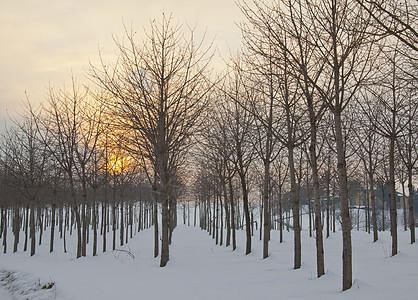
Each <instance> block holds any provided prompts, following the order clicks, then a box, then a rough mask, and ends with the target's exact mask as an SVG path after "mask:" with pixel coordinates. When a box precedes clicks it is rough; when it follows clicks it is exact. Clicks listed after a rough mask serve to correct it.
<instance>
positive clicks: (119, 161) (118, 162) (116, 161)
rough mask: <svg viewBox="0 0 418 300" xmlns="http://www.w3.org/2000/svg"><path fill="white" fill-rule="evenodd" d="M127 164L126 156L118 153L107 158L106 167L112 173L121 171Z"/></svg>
mask: <svg viewBox="0 0 418 300" xmlns="http://www.w3.org/2000/svg"><path fill="white" fill-rule="evenodd" d="M127 164H128V163H127V158H125V157H121V156H118V155H112V156H110V158H109V161H108V167H107V169H108V171H110V172H113V173H121V172H122V171H123V170H125V169H126V166H127Z"/></svg>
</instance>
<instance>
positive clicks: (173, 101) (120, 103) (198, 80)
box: [93, 14, 212, 267]
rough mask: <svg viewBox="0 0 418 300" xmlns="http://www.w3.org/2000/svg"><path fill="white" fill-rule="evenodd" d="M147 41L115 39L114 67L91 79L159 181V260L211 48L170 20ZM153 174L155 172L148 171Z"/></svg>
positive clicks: (203, 97) (165, 252) (130, 35)
mask: <svg viewBox="0 0 418 300" xmlns="http://www.w3.org/2000/svg"><path fill="white" fill-rule="evenodd" d="M145 34H146V35H145V36H146V38H145V39H144V40H143V41H142V42H141V43H137V42H136V41H135V38H134V32H133V31H128V30H126V40H127V43H126V44H125V43H123V42H120V41H118V40H115V42H116V46H117V47H118V50H119V56H118V60H117V61H116V62H115V63H109V64H107V63H105V62H104V61H102V64H101V66H99V67H93V77H94V79H95V80H96V82H97V83H98V85H99V86H100V87H101V88H103V89H104V90H106V91H107V92H108V93H109V94H110V95H111V98H110V101H108V102H107V105H108V107H109V109H110V110H111V112H112V114H113V116H114V121H115V123H116V125H117V126H120V127H121V128H124V129H126V130H128V131H131V132H132V133H133V134H128V135H127V136H128V137H134V138H135V141H133V140H129V139H128V140H127V141H126V142H125V143H124V144H125V146H127V147H129V148H130V149H129V150H131V151H134V152H135V153H134V154H136V155H142V156H143V157H144V158H145V159H144V161H145V162H146V165H145V166H144V167H147V168H152V170H154V171H155V174H156V175H157V178H158V184H159V189H158V191H159V196H160V199H161V202H162V236H161V242H162V243H161V245H162V246H161V262H160V266H161V267H164V266H165V265H166V264H167V262H168V260H169V202H170V197H174V196H175V195H174V193H173V192H174V186H173V184H174V182H173V180H174V178H175V174H174V173H175V171H176V170H177V167H178V165H179V164H181V163H182V162H183V157H184V154H185V152H186V150H187V149H188V147H189V145H190V143H189V141H190V136H191V135H192V134H193V130H194V125H195V124H196V122H197V121H198V117H199V115H200V113H201V111H202V109H203V108H204V106H205V103H206V101H207V99H208V92H209V91H210V84H209V83H208V76H209V72H210V70H209V63H210V61H211V57H212V52H211V46H208V47H206V48H205V46H204V38H202V39H201V40H199V41H197V42H196V40H195V37H194V36H195V32H194V29H189V30H188V36H187V35H186V33H185V32H184V29H183V27H182V26H180V25H173V18H172V16H171V15H170V16H166V15H165V14H163V16H162V20H161V21H158V20H152V21H151V22H150V29H149V31H148V32H146V33H145ZM149 173H150V174H152V173H153V172H149Z"/></svg>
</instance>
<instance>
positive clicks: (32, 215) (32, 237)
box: [5, 200, 36, 256]
mask: <svg viewBox="0 0 418 300" xmlns="http://www.w3.org/2000/svg"><path fill="white" fill-rule="evenodd" d="M33 202H34V200H32V201H31V207H30V221H29V227H30V234H29V236H30V242H31V243H30V256H33V255H35V247H36V243H35V205H34V203H33ZM5 220H6V219H5Z"/></svg>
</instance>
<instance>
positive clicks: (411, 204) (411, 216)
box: [408, 168, 415, 244]
mask: <svg viewBox="0 0 418 300" xmlns="http://www.w3.org/2000/svg"><path fill="white" fill-rule="evenodd" d="M408 173H409V174H408V190H409V199H408V208H409V229H410V230H411V244H413V243H415V215H414V190H413V188H412V168H409V170H408Z"/></svg>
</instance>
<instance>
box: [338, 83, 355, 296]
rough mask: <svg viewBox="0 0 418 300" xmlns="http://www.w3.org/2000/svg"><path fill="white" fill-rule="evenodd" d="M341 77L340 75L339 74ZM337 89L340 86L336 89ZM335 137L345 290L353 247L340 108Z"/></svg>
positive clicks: (348, 280) (349, 279)
mask: <svg viewBox="0 0 418 300" xmlns="http://www.w3.org/2000/svg"><path fill="white" fill-rule="evenodd" d="M337 78H339V76H337ZM336 90H337V91H338V90H339V88H337V89H336ZM334 122H335V138H336V145H337V159H338V180H339V183H340V184H339V186H340V201H341V202H340V206H341V220H342V221H341V228H342V235H343V291H345V290H347V289H349V288H351V285H352V276H353V275H352V274H353V271H352V270H353V269H352V268H353V266H352V247H351V219H350V211H349V198H348V185H347V166H346V161H345V150H344V141H343V134H342V128H341V124H342V121H341V115H340V112H339V111H338V110H335V111H334Z"/></svg>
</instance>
